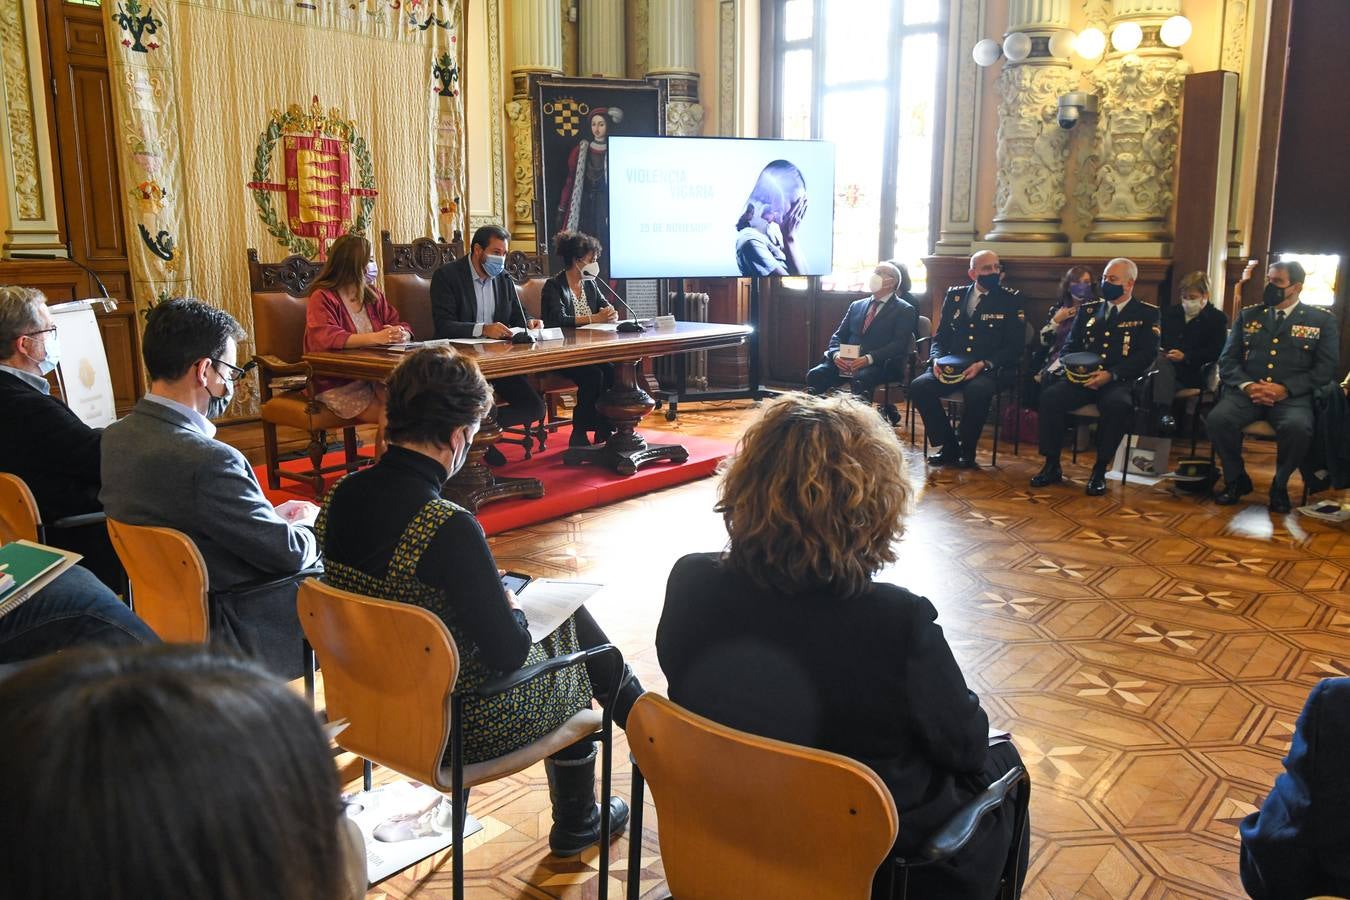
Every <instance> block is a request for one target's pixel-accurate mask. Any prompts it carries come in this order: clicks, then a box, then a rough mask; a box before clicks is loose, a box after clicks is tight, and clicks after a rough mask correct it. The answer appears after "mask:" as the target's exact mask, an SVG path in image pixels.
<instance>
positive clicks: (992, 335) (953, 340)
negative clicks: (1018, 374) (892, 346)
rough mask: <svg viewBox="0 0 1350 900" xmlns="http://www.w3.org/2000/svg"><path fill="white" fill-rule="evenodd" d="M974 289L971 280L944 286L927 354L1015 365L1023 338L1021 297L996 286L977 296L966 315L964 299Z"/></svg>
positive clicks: (934, 357)
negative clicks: (972, 312)
mask: <svg viewBox="0 0 1350 900" xmlns="http://www.w3.org/2000/svg"><path fill="white" fill-rule="evenodd" d="M974 290H975V285H973V284H962V285H957V286H956V287H953V288H948V289H947V295H946V296H945V297H943V298H942V312H941V314H940V316H941V324H940V325H939V326H938V329H937V332H936V333H934V335H933V345H932V347H931V348H930V349H929V358H930V359H940V358H941V357H943V356H947V355H949V354H954V355H956V356H965V357H969V358H971V359H973V360H984V361H986V362H991V363H993V364H994V368H995V369H1009V368H1015V367H1016V366H1017V364H1018V363H1019V362H1021V360H1022V351H1023V349H1025V347H1026V342H1027V326H1026V313H1025V311H1024V310H1023V309H1022V298H1021V297H1020V296H1019V295H1018V294H1016V293H1014V292H1013V291H1010V290H1008V289H1007V288H1004V287H996V288H994V289H993V290H992V291H990V292H989V293H987V294H985V295H984V298H983V299H982V300H980V305H979V306H978V307H976V309H975V315H974V316H968V315H966V301H967V300H968V299H970V294H971V292H972V291H974Z"/></svg>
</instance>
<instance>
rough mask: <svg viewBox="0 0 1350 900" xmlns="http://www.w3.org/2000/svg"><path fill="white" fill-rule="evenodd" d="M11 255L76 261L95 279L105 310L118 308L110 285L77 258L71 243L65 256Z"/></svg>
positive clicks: (20, 257) (14, 254)
mask: <svg viewBox="0 0 1350 900" xmlns="http://www.w3.org/2000/svg"><path fill="white" fill-rule="evenodd" d="M9 257H10V259H56V260H64V261H65V262H69V263H74V264H75V265H77V266H79V267H80V268H81V269H83V270H84V271H86V272H88V273H89V276H90V277H91V278H93V279H94V284H96V285H98V289H99V293H101V294H102V295H103V311H104V312H111V311H112V310H114V309H116V308H117V301H116V300H114V299H113V298H112V296H111V295H110V294H109V293H108V286H107V285H106V284H104V283H103V279H102V278H99V277H98V273H97V272H95V271H94V270H93V269H91V268H89V267H88V266H86V265H85V264H84V263H82V262H80V261H79V260H78V259H76V258H75V255H74V254H73V253H71V252H70V245H69V244H67V245H66V255H65V256H64V257H62V256H57V255H56V254H55V253H11V254H10V255H9Z"/></svg>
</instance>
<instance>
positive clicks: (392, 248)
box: [380, 231, 464, 341]
mask: <svg viewBox="0 0 1350 900" xmlns="http://www.w3.org/2000/svg"><path fill="white" fill-rule="evenodd" d="M463 255H464V236H463V235H461V234H460V233H459V232H458V231H456V232H455V236H454V238H453V239H451V240H450V242H449V243H446V242H444V241H434V240H432V239H431V238H417V239H416V240H414V241H413V242H412V243H411V244H396V243H394V241H393V239H392V238H390V236H389V232H387V231H381V232H380V271H381V272H382V273H383V274H384V295H385V298H386V299H387V300H388V301H389V302H390V304H392V305H393V307H394V309H396V310H398V314H399V315H400V316H402V317H403V321H405V322H407V323H408V324H409V325H411V326H412V330H413V339H414V340H418V341H429V340H431V339H432V338H434V337H435V336H436V325H435V323H434V322H433V321H432V319H431V276H433V275H435V274H436V270H437V269H439V268H440V267H441V266H445V265H449V264H450V263H452V262H454V261H455V260H457V259H459V258H460V257H461V256H463Z"/></svg>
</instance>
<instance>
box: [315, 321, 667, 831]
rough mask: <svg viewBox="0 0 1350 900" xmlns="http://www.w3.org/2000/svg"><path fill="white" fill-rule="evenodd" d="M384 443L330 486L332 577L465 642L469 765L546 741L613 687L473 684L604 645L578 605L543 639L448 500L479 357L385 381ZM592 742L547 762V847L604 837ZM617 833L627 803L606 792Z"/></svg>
mask: <svg viewBox="0 0 1350 900" xmlns="http://www.w3.org/2000/svg"><path fill="white" fill-rule="evenodd" d="M387 384H388V394H389V402H388V410H387V418H388V424H387V435H388V440H389V449H388V451H387V452H386V453H385V454H384V456H383V457H382V458H381V459H380V461H379V462H378V463H376V464H375V465H373V466H371V467H370V468H368V469H364V470H362V471H360V472H356V473H354V474H352V475H349V476H347V477H346V478H344V479H343V480H342V481H341V482H340V483H339V484H338V485H337V487H335V488H334V489H333V490H332V491H331V492H330V493H329V494H328V498H327V500H326V502H325V505H324V509H323V512H322V513H320V515H319V521H318V524H317V526H316V531H317V532H318V535H319V540H320V543H321V544H322V546H323V552H324V576H323V578H324V581H325V582H327V583H329V584H331V585H333V586H335V587H339V588H342V589H345V590H349V591H355V592H357V593H361V594H365V595H367V596H371V597H380V598H383V599H386V600H397V601H400V602H404V603H413V604H416V605H418V606H421V607H424V608H425V609H428V610H430V611H431V612H433V613H435V614H436V615H438V616H440V618H441V619H442V620H444V622H445V624H446V627H448V628H449V629H450V632H451V634H452V635H454V638H455V642H456V644H458V646H459V654H460V660H461V664H462V668H461V670H460V674H459V682H458V685H457V688H456V689H457V690H458V691H460V692H461V693H462V695H463V696H464V697H465V700H464V720H463V721H464V723H465V728H464V754H465V761H466V762H468V763H473V762H479V761H482V760H485V759H491V758H493V757H497V756H501V755H503V754H506V753H509V752H511V751H513V750H516V749H519V748H520V747H523V746H525V745H526V744H529V743H532V742H533V741H535V740H538V739H539V738H541V737H543V736H544V735H546V734H548V733H549V732H551V731H553V730H555V729H556V728H557V727H558V726H560V725H561V724H562V723H563V722H566V721H567V720H568V719H569V718H571V717H572V716H573V715H575V714H576V713H577V712H579V711H580V710H582V709H585V708H587V707H589V706H590V704H591V701H592V699H597V700H600V699H602V698H600V697H599V696H597V695H598V694H599V693H603V692H604V691H605V690H606V689H607V688H606V686H608V685H611V684H612V683H613V676H614V673H613V670H612V669H610V667H609V666H608V665H607V664H606V663H604V662H595V661H592V662H588V663H587V664H586V666H585V667H584V668H583V667H580V666H570V667H567V668H564V669H560V670H558V671H556V672H552V673H550V674H548V675H545V676H542V677H539V678H536V679H533V680H531V681H528V682H526V683H524V684H522V685H519V686H518V687H516V688H514V689H512V690H510V691H508V692H506V693H504V694H501V695H499V696H496V697H492V698H476V697H474V696H473V695H472V694H471V693H470V692H469V689H471V688H473V687H475V686H476V685H478V684H481V683H483V682H485V681H488V680H489V679H492V678H497V677H499V676H501V675H503V674H505V673H508V672H513V671H515V670H517V669H520V668H522V667H524V666H529V665H533V664H535V663H539V662H543V661H544V660H546V659H549V658H551V657H557V656H563V655H566V654H568V653H574V652H576V651H577V650H579V649H582V648H590V647H597V646H600V645H601V644H607V643H609V642H610V641H609V639H608V638H607V637H606V636H605V633H604V632H603V631H601V630H600V626H599V625H597V624H596V622H595V620H594V619H593V618H592V617H591V615H590V614H589V613H588V612H587V611H586V610H585V609H584V608H582V609H578V610H577V611H576V613H574V614H573V615H572V616H570V617H569V618H568V619H567V620H566V621H564V622H563V624H562V625H561V626H559V627H558V628H557V629H556V630H555V631H553V632H552V633H551V634H549V635H547V636H546V637H544V638H543V639H542V640H540V641H539V642H538V643H532V639H531V637H530V632H529V629H528V621H527V619H526V616H525V613H524V612H523V611H522V610H521V609H520V606H519V604H518V603H517V601H516V598H515V596H514V595H513V594H512V593H511V592H509V591H507V590H505V589H504V588H503V586H502V582H501V573H500V572H499V570H498V568H497V563H496V561H495V560H494V559H493V557H492V550H491V549H490V548H489V547H488V543H487V539H486V538H485V537H484V535H483V529H482V528H481V527H480V526H479V524H478V520H477V519H475V518H474V517H473V515H472V514H470V513H468V512H466V511H465V510H463V509H461V508H459V507H458V506H456V505H454V504H453V503H451V502H450V501H448V500H445V499H443V498H442V497H441V488H442V486H443V485H444V484H445V481H446V479H448V478H449V477H450V476H451V475H453V474H454V473H455V472H456V471H458V470H459V468H460V467H461V466H463V465H464V462H465V460H467V459H468V456H469V449H470V447H471V446H472V445H473V439H474V436H475V435H476V434H477V433H478V426H479V422H480V421H481V420H482V418H483V416H484V415H486V414H487V411H488V408H489V405H490V404H491V397H492V395H491V392H490V391H489V389H488V384H487V381H486V380H485V379H484V378H483V375H482V373H481V372H480V371H479V370H478V366H477V364H476V363H475V362H474V361H473V360H472V359H470V358H468V357H466V356H461V355H459V354H458V353H456V352H454V351H453V350H449V349H446V348H426V349H422V350H418V351H415V352H413V353H411V354H409V355H408V356H407V357H406V358H405V359H404V360H403V361H402V362H401V363H400V364H399V366H398V368H396V369H395V370H394V372H393V374H391V375H390V376H389V380H388V382H387ZM623 675H624V677H623V681H622V686H621V688H620V692H619V700H618V704H617V705H616V706H615V708H614V710H613V713H614V721H615V722H617V723H618V724H619V725H620V726H622V725H623V724H624V723H625V722H626V721H627V719H628V710H629V709H630V708H631V707H632V705H633V701H634V700H636V699H637V697H638V695H639V694H641V693H642V686H641V685H640V684H639V683H638V681H637V679H636V678H634V677H633V676H632V673H631V671H629V670H628V668H627V667H626V666H625V667H624V673H623ZM595 758H596V749H595V747H594V745H593V744H590V743H588V742H582V743H581V744H580V745H574V746H572V747H569V748H567V749H565V750H562V751H560V752H559V753H557V754H555V755H554V756H553V757H551V758H550V759H549V760H548V761H547V763H546V768H547V771H548V784H549V796H550V799H551V800H552V803H553V822H554V825H553V830H552V831H551V832H550V834H549V847H550V848H551V849H552V850H553V852H554V853H555V854H557V855H559V856H571V855H575V854H577V853H580V852H581V851H582V850H583V849H584V848H586V847H588V846H590V845H592V844H594V843H596V841H597V840H599V823H600V810H599V807H598V806H597V805H596V802H595ZM609 804H610V814H611V822H612V823H613V829H614V831H613V833H617V832H618V831H619V830H620V829H621V828H622V827H623V825H624V823H626V822H627V821H628V807H627V805H626V804H624V802H623V801H622V800H620V799H619V798H617V797H614V798H610V800H609Z"/></svg>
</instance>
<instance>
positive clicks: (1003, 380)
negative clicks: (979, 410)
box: [911, 322, 1036, 466]
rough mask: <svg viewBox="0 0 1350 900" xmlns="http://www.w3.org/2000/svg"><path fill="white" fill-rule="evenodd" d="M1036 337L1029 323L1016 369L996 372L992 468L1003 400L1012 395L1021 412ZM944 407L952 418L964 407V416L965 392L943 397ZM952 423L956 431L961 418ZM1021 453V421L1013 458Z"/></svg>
mask: <svg viewBox="0 0 1350 900" xmlns="http://www.w3.org/2000/svg"><path fill="white" fill-rule="evenodd" d="M1035 337H1036V329H1035V328H1033V327H1032V325H1031V323H1030V322H1028V323H1027V326H1026V333H1025V335H1024V337H1023V340H1022V355H1021V356H1020V357H1018V360H1017V366H1016V368H1012V367H1007V366H1005V367H1004V368H1001V369H998V370H997V371H996V372H995V375H996V376H997V377H998V379H999V381H1000V385H999V388H998V390H997V391H995V393H994V452H993V459H991V460H990V465H992V466H997V465H998V441H999V436H1000V433H1001V432H1002V430H1003V398H1004V396H1005V395H1006V394H1008V393H1011V394H1012V402H1013V406H1014V407H1015V408H1016V409H1019V410H1020V409H1021V408H1022V377H1023V374H1024V368H1023V367H1024V366H1025V364H1026V355H1027V354H1026V349H1027V347H1028V345H1030V344H1031V342H1032V341H1033V340H1035ZM942 406H943V408H944V409H946V410H947V411H948V415H949V416H951V410H952V407H954V406H955V407H962V414H963V415H964V413H965V410H964V406H965V392H964V391H956V392H955V393H952V394H948V395H947V396H946V397H943V398H942ZM951 423H952V428H953V429H956V428H957V426H958V425H959V424H960V418H959V417H955V416H951ZM981 431H983V429H981ZM911 439H912V438H911ZM1021 451H1022V425H1021V422H1020V421H1019V422H1018V423H1017V429H1016V432H1015V433H1014V434H1013V456H1017V455H1018V454H1019V453H1021ZM923 453H924V456H927V455H928V434H927V433H926V432H925V433H924V436H923Z"/></svg>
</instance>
